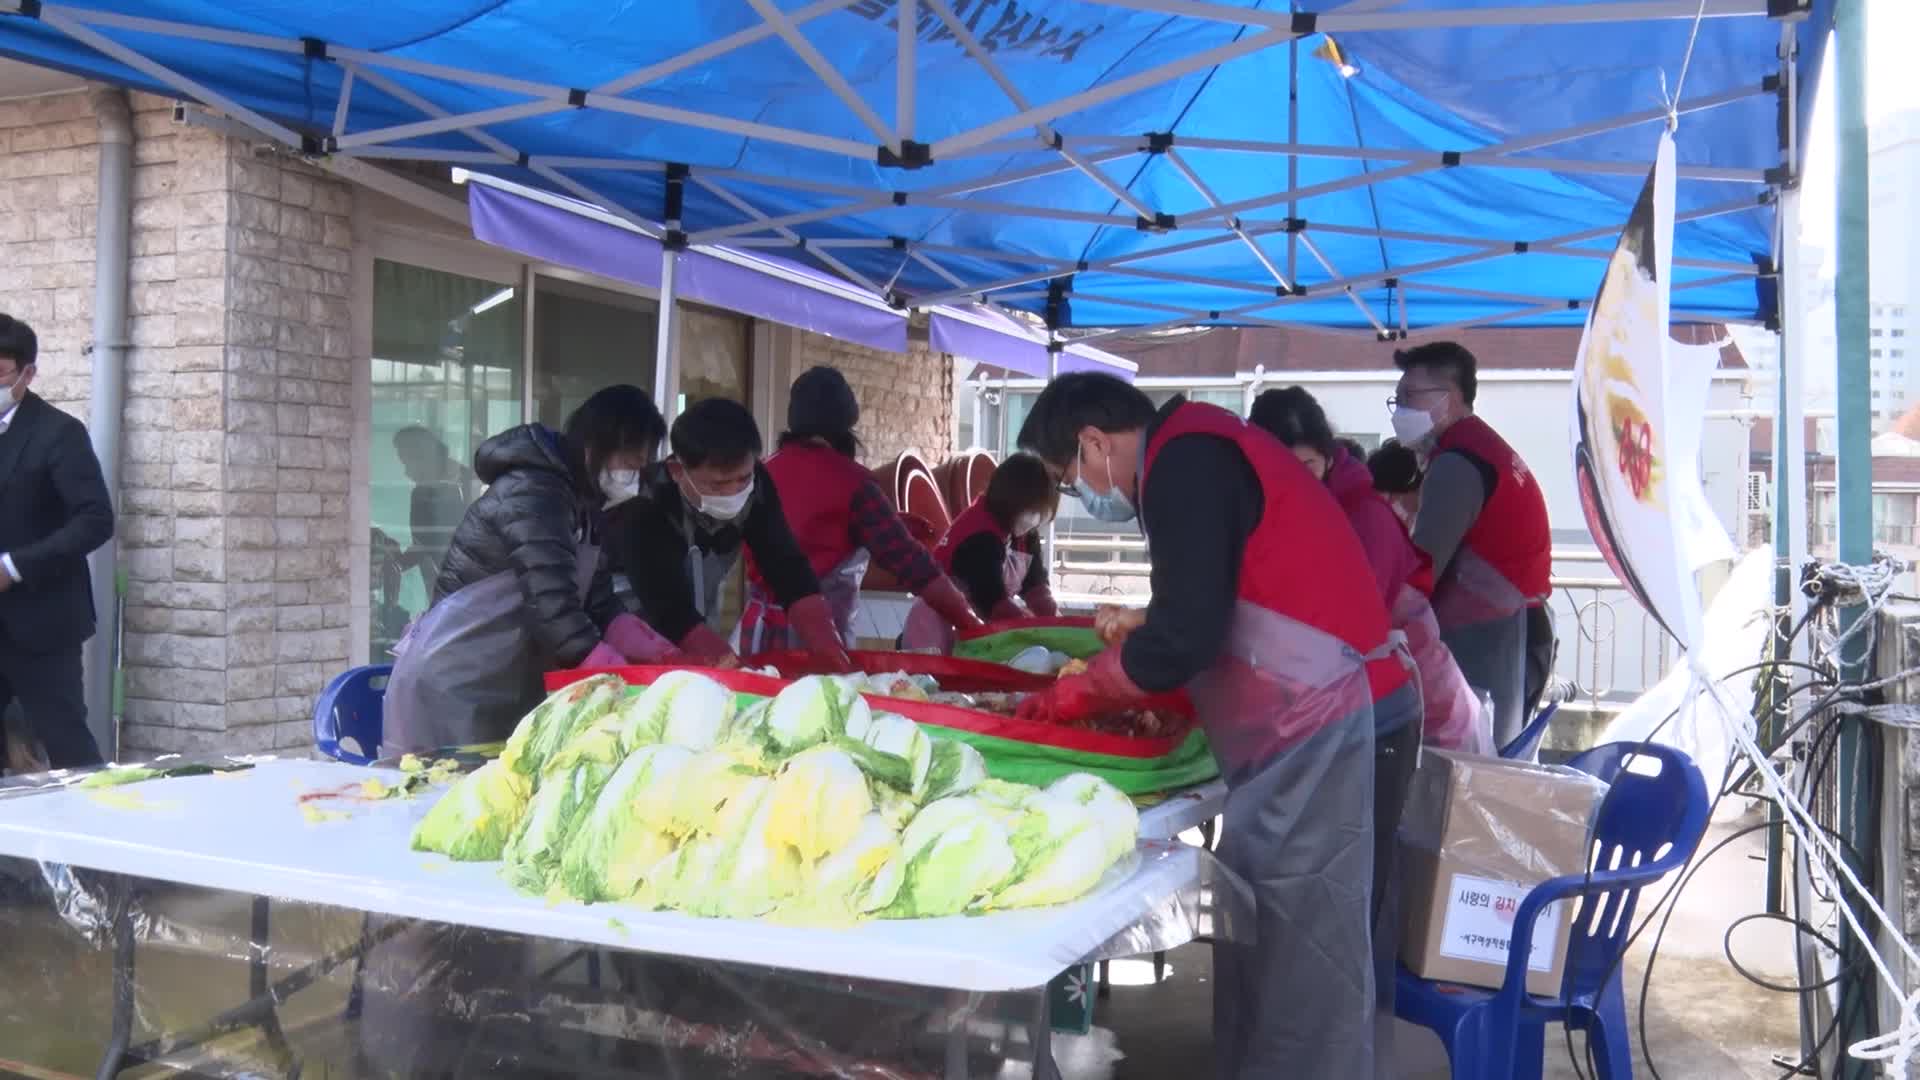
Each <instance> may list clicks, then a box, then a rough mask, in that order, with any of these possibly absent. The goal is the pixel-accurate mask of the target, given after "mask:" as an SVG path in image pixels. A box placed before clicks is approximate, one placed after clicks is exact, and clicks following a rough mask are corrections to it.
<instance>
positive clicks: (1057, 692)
mask: <svg viewBox="0 0 1920 1080" xmlns="http://www.w3.org/2000/svg"><path fill="white" fill-rule="evenodd" d="M1148 696H1149V695H1148V694H1147V692H1146V691H1145V690H1142V689H1140V687H1138V686H1136V685H1134V682H1133V680H1132V679H1130V678H1128V677H1127V672H1126V669H1125V668H1123V667H1121V666H1120V650H1119V649H1108V650H1107V651H1105V652H1103V653H1101V654H1099V655H1098V656H1095V657H1094V658H1093V659H1092V660H1091V661H1089V662H1088V664H1087V670H1086V672H1085V673H1084V674H1081V675H1068V676H1066V677H1065V678H1063V679H1061V680H1060V681H1059V682H1056V683H1054V684H1053V688H1052V689H1050V690H1047V691H1045V692H1043V693H1038V694H1033V695H1030V696H1028V698H1027V699H1026V700H1025V701H1022V702H1021V703H1020V708H1019V709H1018V710H1017V711H1015V713H1014V719H1016V720H1027V721H1031V722H1033V723H1039V724H1062V725H1066V726H1074V725H1078V724H1081V723H1083V722H1085V721H1086V720H1089V719H1091V718H1093V717H1095V716H1100V715H1102V714H1104V713H1110V712H1118V711H1119V710H1121V709H1125V708H1128V707H1130V706H1134V705H1138V704H1140V703H1141V702H1144V701H1146V700H1147V698H1148Z"/></svg>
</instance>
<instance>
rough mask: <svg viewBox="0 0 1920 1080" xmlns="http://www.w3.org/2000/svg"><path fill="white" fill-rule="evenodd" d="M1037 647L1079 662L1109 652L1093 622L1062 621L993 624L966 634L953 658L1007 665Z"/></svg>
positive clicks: (1074, 618)
mask: <svg viewBox="0 0 1920 1080" xmlns="http://www.w3.org/2000/svg"><path fill="white" fill-rule="evenodd" d="M1035 645H1045V646H1046V647H1047V648H1049V649H1052V650H1053V651H1054V652H1063V653H1066V654H1067V655H1068V656H1071V657H1073V658H1074V659H1075V660H1085V659H1086V658H1087V657H1089V656H1092V655H1093V654H1095V653H1097V652H1099V651H1100V650H1101V649H1104V648H1106V646H1105V645H1103V644H1101V642H1100V638H1099V637H1098V636H1097V635H1096V634H1094V632H1093V620H1092V619H1087V618H1077V617H1061V618H1054V619H1027V620H1023V621H1020V622H1014V623H1005V622H1000V623H990V624H988V625H987V626H984V627H982V628H980V629H979V630H973V631H969V632H968V633H965V634H962V635H961V636H960V639H959V640H958V641H956V642H954V644H953V655H955V656H961V657H966V658H967V659H969V660H988V661H992V662H993V663H996V664H1004V663H1006V662H1007V661H1009V660H1011V659H1013V658H1014V657H1015V656H1017V655H1019V654H1020V653H1021V652H1023V651H1025V650H1027V649H1031V648H1033V647H1034V646H1035Z"/></svg>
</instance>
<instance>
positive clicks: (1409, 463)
mask: <svg viewBox="0 0 1920 1080" xmlns="http://www.w3.org/2000/svg"><path fill="white" fill-rule="evenodd" d="M1367 471H1368V472H1370V473H1372V474H1373V490H1375V491H1378V492H1381V493H1382V494H1386V495H1405V494H1408V493H1409V492H1413V491H1418V490H1419V489H1420V458H1419V456H1418V455H1416V454H1415V453H1414V452H1413V451H1412V450H1410V449H1408V448H1407V447H1405V446H1402V445H1401V444H1400V443H1399V442H1397V441H1395V440H1393V439H1388V440H1387V441H1386V442H1383V443H1381V444H1380V449H1378V450H1375V451H1374V452H1373V456H1371V457H1369V458H1367Z"/></svg>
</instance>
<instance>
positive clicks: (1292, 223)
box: [1286, 217, 1307, 232]
mask: <svg viewBox="0 0 1920 1080" xmlns="http://www.w3.org/2000/svg"><path fill="white" fill-rule="evenodd" d="M1286 225H1287V231H1288V232H1306V231H1307V219H1306V218H1303V217H1290V218H1288V219H1287V222H1286Z"/></svg>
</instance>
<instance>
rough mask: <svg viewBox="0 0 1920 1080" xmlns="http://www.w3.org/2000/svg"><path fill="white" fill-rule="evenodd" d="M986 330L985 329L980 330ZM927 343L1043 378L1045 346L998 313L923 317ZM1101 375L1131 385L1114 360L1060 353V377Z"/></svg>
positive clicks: (1125, 368)
mask: <svg viewBox="0 0 1920 1080" xmlns="http://www.w3.org/2000/svg"><path fill="white" fill-rule="evenodd" d="M983 324H989V325H983ZM927 340H928V342H929V343H930V344H931V345H932V346H933V349H934V351H935V352H945V353H952V354H953V355H955V356H958V357H962V358H964V359H967V360H972V361H973V362H975V363H978V364H992V365H993V366H994V367H1001V368H1006V369H1007V370H1009V371H1017V372H1020V373H1021V374H1022V375H1031V376H1033V377H1035V378H1038V379H1044V378H1046V377H1047V346H1046V344H1045V343H1044V342H1040V341H1035V340H1034V339H1033V338H1031V337H1029V336H1027V333H1026V331H1025V330H1024V329H1023V328H1022V327H1021V326H1019V324H1017V323H1015V322H1014V321H1013V320H1011V319H1009V318H1007V317H1006V316H1005V315H1002V314H1000V313H999V312H997V311H990V310H986V309H982V308H973V309H970V310H968V311H967V312H966V314H965V316H964V317H963V316H962V315H960V314H959V313H957V312H954V311H952V310H951V309H944V308H935V309H934V310H933V312H932V313H931V314H930V315H929V316H928V323H927ZM1069 371H1100V372H1105V373H1106V374H1108V375H1118V376H1119V377H1120V378H1123V379H1125V380H1127V381H1128V382H1132V381H1133V373H1134V369H1133V368H1132V366H1131V365H1129V364H1127V362H1126V361H1124V360H1121V359H1120V358H1119V357H1117V356H1112V355H1111V354H1108V353H1104V352H1101V351H1100V350H1098V349H1090V348H1086V347H1085V346H1078V345H1069V346H1067V347H1066V348H1065V349H1062V350H1061V351H1060V372H1061V373H1062V374H1065V373H1067V372H1069Z"/></svg>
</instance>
